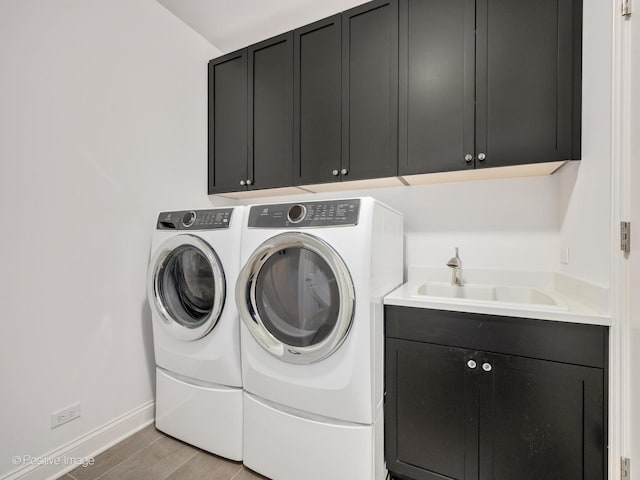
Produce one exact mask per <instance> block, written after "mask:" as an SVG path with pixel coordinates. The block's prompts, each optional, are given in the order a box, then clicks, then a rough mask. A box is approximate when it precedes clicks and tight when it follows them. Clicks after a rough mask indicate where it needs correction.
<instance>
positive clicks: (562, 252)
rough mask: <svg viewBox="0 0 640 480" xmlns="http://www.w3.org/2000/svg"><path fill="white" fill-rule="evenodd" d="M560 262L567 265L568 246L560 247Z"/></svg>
mask: <svg viewBox="0 0 640 480" xmlns="http://www.w3.org/2000/svg"><path fill="white" fill-rule="evenodd" d="M560 263H562V264H563V265H569V247H562V248H561V249H560Z"/></svg>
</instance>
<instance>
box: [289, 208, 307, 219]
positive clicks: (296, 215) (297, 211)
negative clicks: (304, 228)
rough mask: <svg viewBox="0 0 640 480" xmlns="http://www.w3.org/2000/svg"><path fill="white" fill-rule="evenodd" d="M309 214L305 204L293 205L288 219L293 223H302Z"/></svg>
mask: <svg viewBox="0 0 640 480" xmlns="http://www.w3.org/2000/svg"><path fill="white" fill-rule="evenodd" d="M306 215H307V207H305V206H304V205H300V204H298V205H293V206H292V207H291V208H290V209H289V212H288V213H287V219H288V220H289V221H290V222H291V223H300V222H301V221H302V220H303V219H304V217H305V216H306Z"/></svg>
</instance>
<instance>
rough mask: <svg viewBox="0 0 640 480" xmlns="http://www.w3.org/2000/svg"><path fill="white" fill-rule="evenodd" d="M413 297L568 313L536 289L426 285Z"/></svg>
mask: <svg viewBox="0 0 640 480" xmlns="http://www.w3.org/2000/svg"><path fill="white" fill-rule="evenodd" d="M415 296H416V297H421V298H424V299H429V300H434V301H438V300H439V301H444V300H446V301H453V302H455V303H458V302H464V303H478V302H481V303H487V302H491V303H492V304H496V305H497V304H504V305H505V306H507V305H521V306H526V307H527V308H531V307H539V308H545V309H557V310H567V306H566V305H565V304H563V303H562V302H561V301H559V300H556V299H555V298H553V297H551V296H550V295H548V294H546V293H543V292H541V291H540V290H538V289H535V288H529V287H511V286H506V285H485V284H479V283H477V284H474V283H468V284H466V285H463V286H461V287H460V286H456V285H451V284H449V283H445V282H427V283H424V284H422V285H420V286H419V287H418V290H417V292H416V295H415Z"/></svg>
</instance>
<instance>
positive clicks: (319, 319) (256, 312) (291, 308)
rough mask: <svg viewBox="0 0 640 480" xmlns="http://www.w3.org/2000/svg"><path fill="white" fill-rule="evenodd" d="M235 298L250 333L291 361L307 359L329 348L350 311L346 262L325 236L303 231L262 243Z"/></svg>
mask: <svg viewBox="0 0 640 480" xmlns="http://www.w3.org/2000/svg"><path fill="white" fill-rule="evenodd" d="M236 300H237V301H238V308H239V311H240V315H241V316H242V319H243V321H244V322H245V324H246V325H247V327H248V328H249V331H250V332H251V333H252V335H253V336H254V338H255V339H256V340H257V341H258V342H259V343H260V344H261V345H262V346H263V348H265V349H266V350H267V351H269V352H270V353H271V354H273V355H275V356H277V357H278V358H281V359H283V360H285V361H289V362H291V363H311V362H315V361H318V360H321V359H322V358H325V357H327V356H328V355H330V354H331V353H333V352H334V351H335V350H336V349H337V348H338V347H339V346H340V344H341V343H342V341H343V340H344V338H345V337H346V335H347V333H348V331H349V328H350V326H351V321H352V318H353V311H354V290H353V284H352V282H351V277H350V275H349V272H348V270H347V268H346V266H345V264H344V262H343V261H342V259H341V258H340V256H339V255H338V254H337V253H336V252H335V250H333V249H332V248H331V247H330V246H329V245H328V244H327V243H326V242H324V241H323V240H320V239H319V238H317V237H313V236H311V235H308V234H303V233H285V234H281V235H277V236H275V237H273V238H271V239H269V240H268V241H267V242H265V243H263V244H262V245H261V246H260V247H259V248H258V249H257V250H256V252H255V253H254V254H253V255H252V257H251V258H250V259H249V261H248V262H247V264H246V265H245V267H244V268H243V269H242V271H241V273H240V276H239V279H238V284H237V290H236Z"/></svg>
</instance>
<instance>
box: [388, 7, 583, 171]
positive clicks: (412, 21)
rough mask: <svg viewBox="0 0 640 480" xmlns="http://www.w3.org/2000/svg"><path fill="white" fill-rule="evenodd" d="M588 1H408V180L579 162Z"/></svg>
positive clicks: (403, 16) (403, 154) (403, 46)
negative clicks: (584, 22)
mask: <svg viewBox="0 0 640 480" xmlns="http://www.w3.org/2000/svg"><path fill="white" fill-rule="evenodd" d="M581 15H582V2H581V1H579V0H541V1H540V2H537V1H536V2H531V1H529V0H450V1H449V0H429V1H423V0H400V17H399V19H400V21H399V25H400V34H399V42H400V43H399V55H400V57H399V58H400V69H399V72H400V77H399V78H400V95H399V99H400V110H399V172H400V174H405V175H409V174H416V173H432V172H443V171H451V170H464V169H466V168H485V167H500V166H507V165H518V164H526V163H538V162H551V161H560V160H571V159H578V158H580V121H581V120H580V104H581V98H580V95H581V91H580V79H581V60H580V59H581V39H580V37H581Z"/></svg>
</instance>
